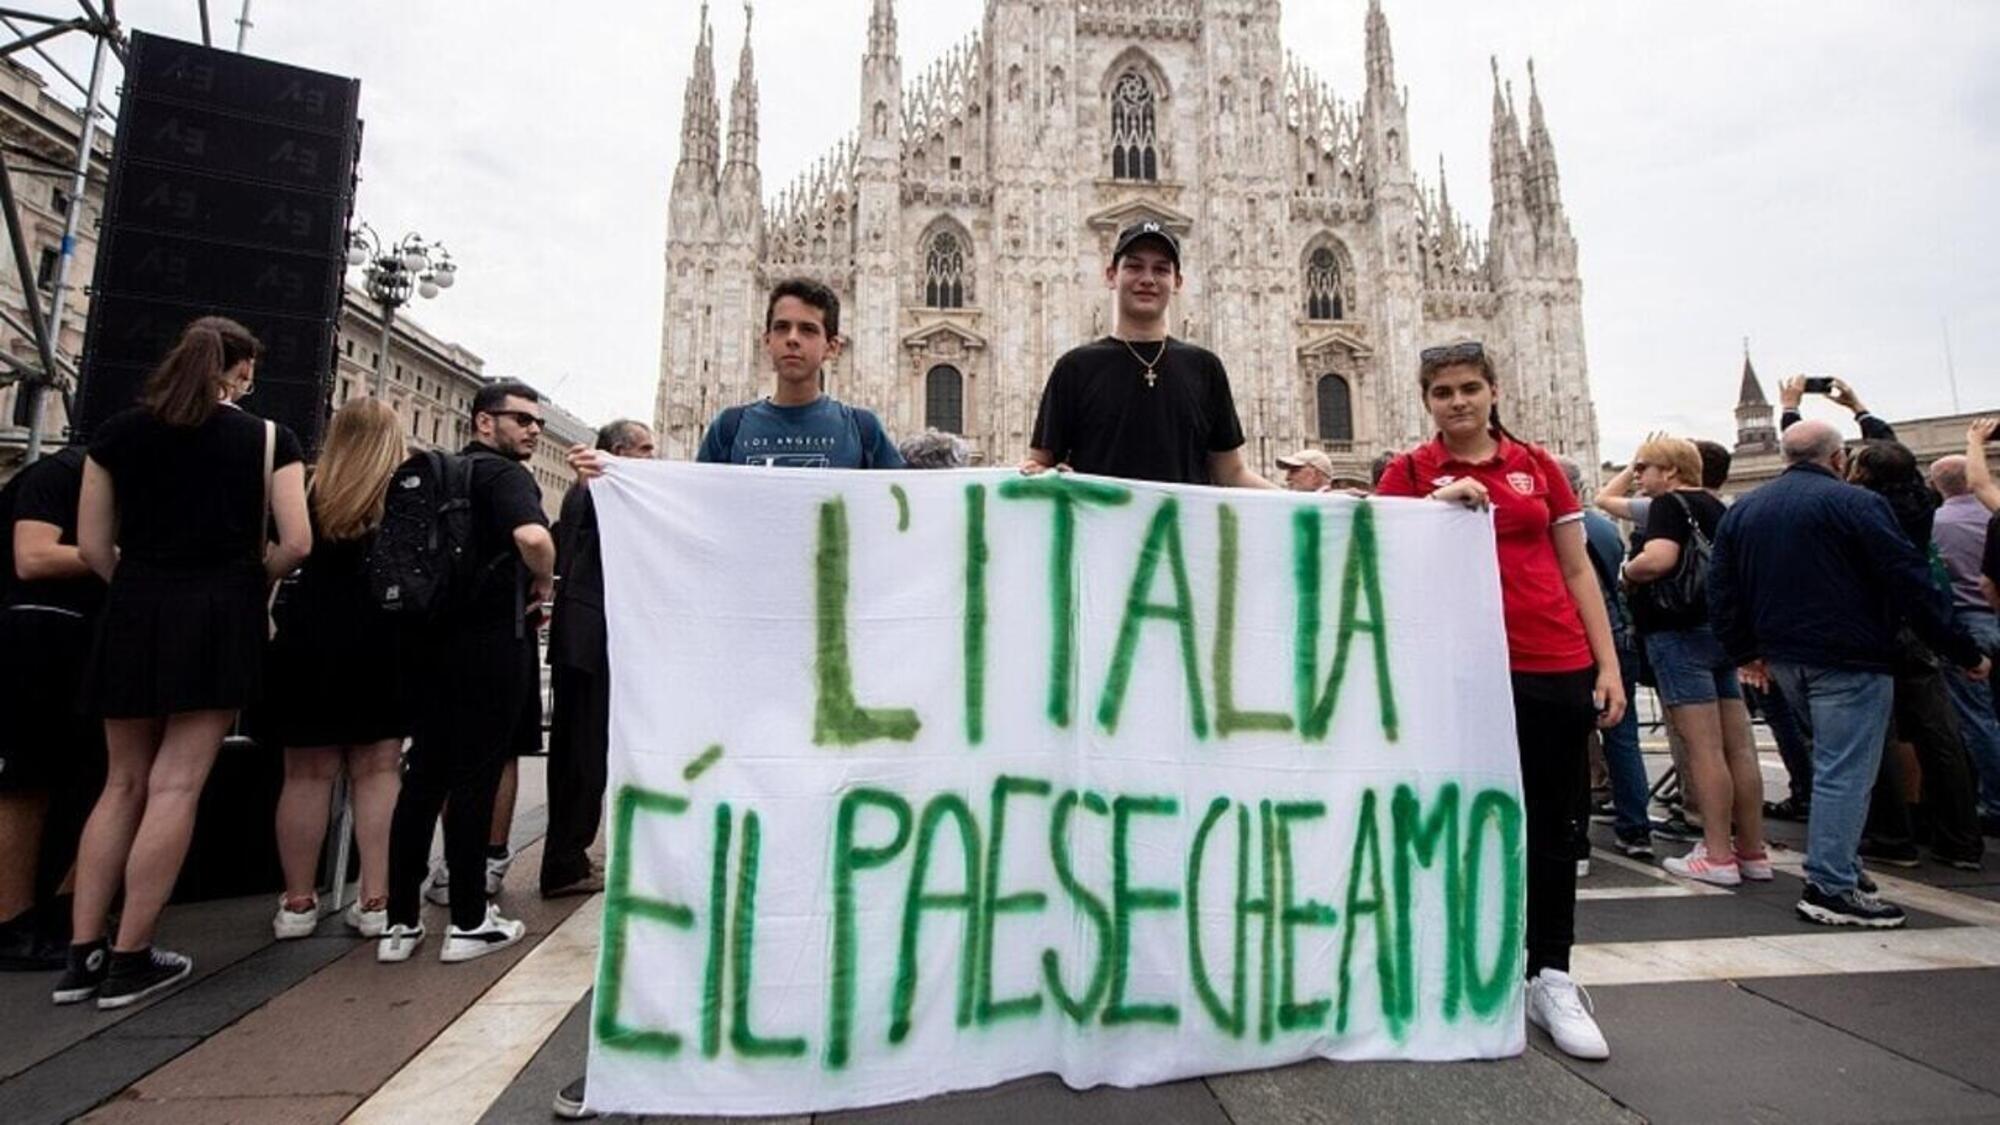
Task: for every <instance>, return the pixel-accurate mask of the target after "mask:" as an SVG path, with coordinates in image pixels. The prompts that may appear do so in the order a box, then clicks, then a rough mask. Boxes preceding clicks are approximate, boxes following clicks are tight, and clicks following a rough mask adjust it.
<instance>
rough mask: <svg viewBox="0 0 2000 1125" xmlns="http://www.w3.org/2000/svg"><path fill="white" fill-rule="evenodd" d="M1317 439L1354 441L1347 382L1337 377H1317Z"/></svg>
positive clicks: (1351, 401) (1352, 408) (1352, 416)
mask: <svg viewBox="0 0 2000 1125" xmlns="http://www.w3.org/2000/svg"><path fill="white" fill-rule="evenodd" d="M1319 438H1320V440H1321V441H1353V440H1354V401H1353V399H1352V397H1351V396H1350V395H1349V393H1348V387H1347V380H1345V379H1343V378H1341V377H1340V376H1338V375H1322V376H1320V377H1319Z"/></svg>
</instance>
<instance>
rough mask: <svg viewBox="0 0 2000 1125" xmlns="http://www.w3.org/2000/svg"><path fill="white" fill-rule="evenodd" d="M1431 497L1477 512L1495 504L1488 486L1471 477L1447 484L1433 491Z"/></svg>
mask: <svg viewBox="0 0 2000 1125" xmlns="http://www.w3.org/2000/svg"><path fill="white" fill-rule="evenodd" d="M1430 498H1431V499H1433V500H1442V501H1444V502H1445V503H1447V504H1458V505H1460V506H1462V507H1465V508H1468V509H1471V510H1472V511H1475V512H1483V511H1485V510H1486V509H1487V508H1489V507H1491V506H1492V504H1493V498H1492V497H1491V496H1490V495H1488V494H1487V492H1486V486H1485V485H1483V484H1481V483H1479V482H1478V481H1476V480H1474V479H1472V478H1471V477H1462V478H1460V479H1458V480H1455V481H1453V482H1451V483H1450V484H1448V485H1445V486H1444V487H1443V488H1440V489H1438V490H1437V491H1436V492H1433V493H1431V496H1430Z"/></svg>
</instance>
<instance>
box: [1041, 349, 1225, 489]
mask: <svg viewBox="0 0 2000 1125" xmlns="http://www.w3.org/2000/svg"><path fill="white" fill-rule="evenodd" d="M1163 346H1164V351H1162V347H1163ZM1134 351H1137V352H1138V353H1139V356H1143V357H1145V358H1146V359H1151V358H1153V357H1154V355H1156V354H1157V355H1159V357H1160V361H1159V363H1157V364H1156V365H1155V366H1154V371H1155V372H1156V373H1157V375H1158V376H1159V381H1158V382H1157V383H1156V384H1154V385H1151V386H1149V385H1147V383H1146V378H1145V371H1146V365H1145V363H1144V362H1143V361H1142V360H1141V359H1140V358H1138V357H1136V356H1134V355H1133V354H1132V353H1133V352H1134ZM1030 444H1032V445H1033V446H1034V447H1035V448H1036V449H1041V450H1046V451H1048V452H1049V453H1052V454H1054V455H1055V458H1056V461H1057V462H1058V463H1067V464H1068V465H1069V466H1070V467H1071V468H1073V469H1075V470H1076V471H1077V472H1080V473H1097V474H1100V475H1103V476H1108V477H1125V478H1127V479H1130V480H1149V481H1159V482H1161V483H1165V484H1208V483H1210V482H1209V479H1208V458H1209V455H1210V454H1212V453H1227V452H1229V451H1230V450H1232V449H1237V448H1240V447H1241V446H1242V445H1243V423H1242V421H1241V420H1240V419H1238V418H1237V416H1236V400H1235V398H1234V397H1233V396H1232V395H1231V394H1230V392H1229V373H1228V372H1227V371H1225V370H1223V367H1222V361H1221V360H1220V359H1217V358H1216V357H1215V354H1214V353H1213V352H1210V351H1208V350H1207V349H1205V348H1199V347H1196V346H1195V345H1193V344H1189V343H1184V342H1182V341H1180V340H1172V339H1169V340H1166V341H1164V345H1163V344H1162V343H1160V342H1144V343H1138V342H1135V343H1132V344H1130V345H1127V344H1126V343H1125V342H1123V341H1120V340H1118V339H1117V338H1115V337H1111V336H1106V337H1105V338H1103V339H1102V340H1098V341H1096V342H1095V343H1090V344H1085V345H1083V346H1082V347H1080V348H1073V349H1071V350H1070V351H1069V352H1068V353H1066V354H1065V355H1064V356H1063V357H1062V358H1061V359H1059V360H1057V361H1056V365H1055V368H1054V370H1052V371H1050V372H1049V382H1048V385H1047V386H1045V387H1043V388H1042V405H1041V409H1040V410H1039V411H1038V412H1037V413H1036V415H1035V435H1034V440H1033V442H1031V443H1030Z"/></svg>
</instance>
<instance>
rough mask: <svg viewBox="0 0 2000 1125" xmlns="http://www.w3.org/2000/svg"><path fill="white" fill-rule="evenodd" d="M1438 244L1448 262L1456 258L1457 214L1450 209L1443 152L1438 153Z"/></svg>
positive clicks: (1449, 186) (1457, 248) (1457, 242)
mask: <svg viewBox="0 0 2000 1125" xmlns="http://www.w3.org/2000/svg"><path fill="white" fill-rule="evenodd" d="M1438 245H1439V246H1440V247H1441V248H1442V249H1443V250H1444V254H1445V259H1446V261H1448V262H1455V261H1457V260H1458V251H1459V237H1458V215H1457V214H1456V213H1454V212H1453V211H1452V209H1451V185H1450V184H1449V183H1448V182H1446V180H1445V175H1444V154H1443V153H1439V154H1438Z"/></svg>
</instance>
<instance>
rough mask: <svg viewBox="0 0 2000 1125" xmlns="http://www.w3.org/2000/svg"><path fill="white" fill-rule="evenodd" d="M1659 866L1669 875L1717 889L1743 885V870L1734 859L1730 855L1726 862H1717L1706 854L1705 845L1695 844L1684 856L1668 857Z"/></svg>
mask: <svg viewBox="0 0 2000 1125" xmlns="http://www.w3.org/2000/svg"><path fill="white" fill-rule="evenodd" d="M1660 866H1661V867H1664V868H1666V869H1667V873H1668V874H1670V875H1678V876H1680V877H1681V878H1683V879H1693V880H1694V881H1695V882H1697V883H1708V884H1710V885H1712V886H1717V887H1740V886H1742V885H1743V869H1742V868H1740V867H1738V866H1737V865H1736V857H1735V856H1734V855H1733V854H1732V855H1731V856H1730V857H1729V858H1728V859H1727V860H1718V859H1716V858H1715V857H1714V856H1711V855H1709V854H1708V845H1707V844H1696V845H1695V846H1694V847H1693V848H1690V849H1689V850H1688V854H1687V855H1685V856H1671V855H1670V856H1668V857H1667V858H1665V859H1663V860H1661V861H1660Z"/></svg>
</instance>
